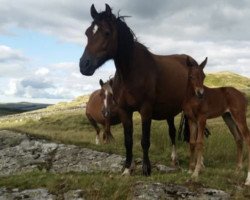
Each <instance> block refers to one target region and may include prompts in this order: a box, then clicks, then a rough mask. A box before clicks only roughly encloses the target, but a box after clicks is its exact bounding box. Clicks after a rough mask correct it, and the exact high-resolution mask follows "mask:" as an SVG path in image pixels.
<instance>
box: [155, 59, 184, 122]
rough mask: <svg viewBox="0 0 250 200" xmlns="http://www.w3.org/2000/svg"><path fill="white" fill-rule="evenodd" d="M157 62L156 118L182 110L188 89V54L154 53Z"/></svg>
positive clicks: (173, 114)
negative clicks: (160, 54) (165, 54)
mask: <svg viewBox="0 0 250 200" xmlns="http://www.w3.org/2000/svg"><path fill="white" fill-rule="evenodd" d="M154 59H155V61H156V63H157V71H158V74H157V84H156V101H155V106H154V118H156V119H163V118H166V117H168V116H175V115H176V114H178V113H179V112H180V111H181V107H182V106H181V105H182V102H183V100H184V97H185V94H186V89H187V80H188V79H187V76H188V67H187V66H186V60H187V55H168V56H157V55H154Z"/></svg>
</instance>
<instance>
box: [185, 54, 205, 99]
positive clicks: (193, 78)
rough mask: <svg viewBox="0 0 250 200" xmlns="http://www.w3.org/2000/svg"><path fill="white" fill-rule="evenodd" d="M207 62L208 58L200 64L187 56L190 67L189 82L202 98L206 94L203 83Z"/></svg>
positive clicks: (196, 93)
mask: <svg viewBox="0 0 250 200" xmlns="http://www.w3.org/2000/svg"><path fill="white" fill-rule="evenodd" d="M206 64H207V58H206V59H205V60H204V61H203V62H202V63H201V64H200V65H198V63H197V62H196V61H195V60H193V59H190V57H187V66H188V67H189V71H188V84H189V86H190V87H192V89H193V91H194V92H195V95H196V96H197V97H198V98H202V97H203V94H204V88H203V83H204V79H205V74H204V72H203V69H204V67H205V65H206Z"/></svg>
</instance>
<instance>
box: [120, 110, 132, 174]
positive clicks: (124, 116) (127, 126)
mask: <svg viewBox="0 0 250 200" xmlns="http://www.w3.org/2000/svg"><path fill="white" fill-rule="evenodd" d="M132 115H133V113H132V112H126V111H123V110H122V111H121V110H120V111H119V116H120V119H121V121H122V125H123V130H124V143H125V148H126V160H125V169H124V172H123V173H122V175H130V174H131V171H132V170H133V169H132V167H133V166H132V159H133V150H132V149H133V121H132Z"/></svg>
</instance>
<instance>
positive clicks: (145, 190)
mask: <svg viewBox="0 0 250 200" xmlns="http://www.w3.org/2000/svg"><path fill="white" fill-rule="evenodd" d="M133 199H134V200H138V199H144V200H146V199H147V200H154V199H169V200H174V199H189V200H227V199H230V195H229V194H227V193H225V192H224V191H221V190H215V189H209V188H199V189H197V190H196V191H191V190H190V189H188V187H184V186H179V185H174V184H162V183H143V182H138V183H137V184H136V185H135V186H134V190H133Z"/></svg>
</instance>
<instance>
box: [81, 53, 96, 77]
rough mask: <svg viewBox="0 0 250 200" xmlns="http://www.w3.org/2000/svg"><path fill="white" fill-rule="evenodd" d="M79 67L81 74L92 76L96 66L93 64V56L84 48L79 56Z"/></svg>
mask: <svg viewBox="0 0 250 200" xmlns="http://www.w3.org/2000/svg"><path fill="white" fill-rule="evenodd" d="M79 67H80V72H81V74H82V75H85V76H92V75H93V74H94V72H95V70H96V68H97V67H96V66H95V65H94V58H93V56H91V55H90V54H89V53H88V51H86V50H85V51H84V53H83V55H82V57H81V58H80V62H79Z"/></svg>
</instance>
